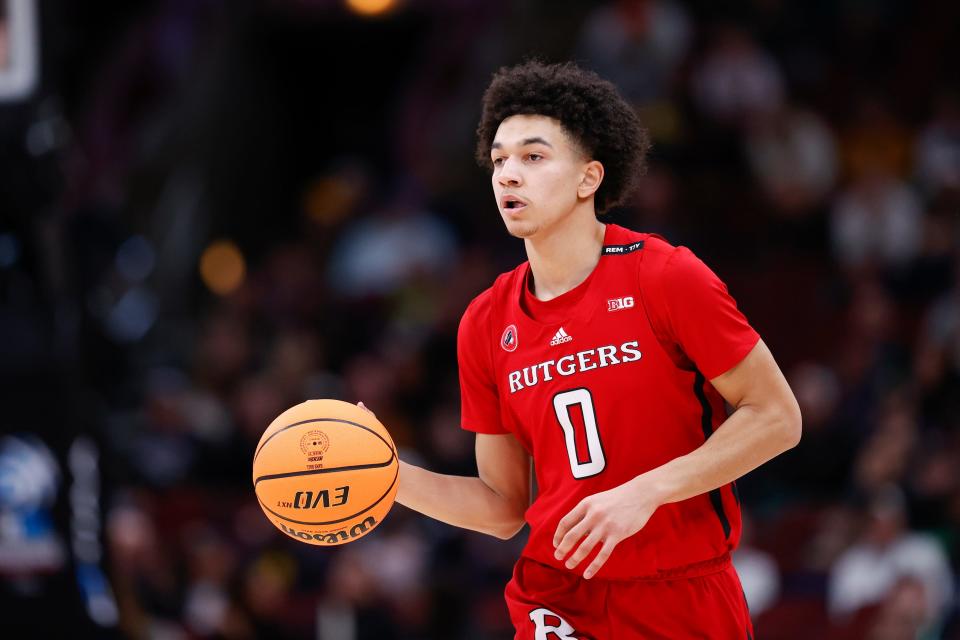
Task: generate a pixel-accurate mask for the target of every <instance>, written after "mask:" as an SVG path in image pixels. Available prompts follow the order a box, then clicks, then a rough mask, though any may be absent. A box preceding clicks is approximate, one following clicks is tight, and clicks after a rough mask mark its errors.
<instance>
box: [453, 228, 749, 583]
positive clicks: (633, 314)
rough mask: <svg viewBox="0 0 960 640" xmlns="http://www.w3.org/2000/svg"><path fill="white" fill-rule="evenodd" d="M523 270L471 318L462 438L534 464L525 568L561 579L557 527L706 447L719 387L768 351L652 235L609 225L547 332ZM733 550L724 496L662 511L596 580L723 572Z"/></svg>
mask: <svg viewBox="0 0 960 640" xmlns="http://www.w3.org/2000/svg"><path fill="white" fill-rule="evenodd" d="M529 269H530V267H529V263H526V262H525V263H523V264H521V265H520V266H518V267H517V268H516V269H514V270H513V271H511V272H509V273H505V274H502V275H501V276H500V277H499V278H497V280H496V282H495V283H494V284H493V286H492V287H490V288H489V289H487V290H486V291H484V292H483V293H482V294H480V295H479V296H478V297H477V298H475V299H474V300H473V302H471V303H470V305H469V306H468V308H467V310H466V311H465V313H464V315H463V318H462V320H461V323H460V330H459V334H458V340H457V360H458V364H459V373H460V388H461V405H462V406H461V415H462V420H461V424H462V427H463V428H464V429H467V430H470V431H474V432H477V433H487V434H506V433H511V434H513V436H514V437H516V438H517V440H518V441H519V442H520V443H521V445H522V446H523V447H524V448H525V449H526V451H527V452H528V453H529V454H530V455H531V456H532V458H533V461H534V467H535V471H536V480H537V489H538V493H537V496H536V499H535V501H534V502H533V504H532V505H531V506H530V508H529V509H528V510H527V512H526V515H525V519H526V521H527V523H528V524H529V525H530V529H531V531H530V538H529V541H528V543H527V545H526V547H525V549H524V552H523V555H524V556H527V557H529V558H531V559H533V560H535V561H537V562H540V563H543V564H546V565H550V566H553V567H556V568H558V569H562V570H566V568H565V567H564V566H563V564H562V563H561V562H560V561H558V560H556V559H555V558H554V555H553V553H554V548H553V534H554V532H555V530H556V527H557V523H558V522H559V521H560V519H561V518H562V517H563V516H565V515H566V514H567V513H568V512H569V511H570V510H571V509H572V508H573V507H574V506H576V505H577V503H578V502H580V500H582V499H583V498H585V497H587V496H590V495H592V494H595V493H598V492H600V491H605V490H607V489H611V488H613V487H616V486H618V485H621V484H623V483H624V482H627V481H628V480H630V479H632V478H634V477H635V476H637V475H639V474H641V473H643V472H645V471H649V470H650V469H654V468H656V467H659V466H660V465H663V464H665V463H667V462H669V461H670V460H672V459H674V458H677V457H679V456H682V455H684V454H687V453H689V452H691V451H693V450H694V449H696V448H697V447H699V446H700V445H702V444H703V443H704V441H705V440H706V439H707V438H708V437H710V434H711V433H712V432H713V430H714V429H716V428H717V427H718V426H719V425H720V424H721V423H722V422H723V421H724V420H725V419H726V411H725V404H724V400H723V398H722V397H721V396H720V394H719V393H718V392H717V391H716V390H715V389H714V388H713V386H712V385H711V384H710V382H709V380H711V379H713V378H715V377H716V376H718V375H720V374H722V373H724V372H726V371H728V370H729V369H730V368H732V367H733V366H734V365H736V364H737V363H739V362H740V361H741V360H742V359H743V358H744V357H745V356H746V355H747V354H748V353H749V352H750V350H751V349H752V348H753V347H754V346H755V345H756V344H757V341H758V340H759V336H758V335H757V333H756V332H755V331H754V330H753V329H752V328H751V327H750V325H749V324H748V323H747V321H746V319H745V318H744V316H743V315H742V314H741V313H740V312H739V311H738V310H737V307H736V303H735V302H734V300H733V298H731V297H730V295H729V294H728V292H727V289H726V286H725V285H724V284H723V283H722V282H721V281H720V280H719V278H717V276H716V275H715V274H714V273H713V272H712V271H711V270H710V269H709V268H707V267H706V265H704V264H703V262H701V261H700V260H698V259H697V258H696V257H695V256H694V255H693V254H692V253H691V252H690V251H689V250H688V249H686V248H683V247H673V246H671V245H670V244H668V243H667V242H666V241H664V240H663V239H662V238H660V237H658V236H655V235H650V234H641V233H636V232H633V231H630V230H627V229H624V228H622V227H619V226H616V225H612V224H609V225H607V227H606V231H605V235H604V242H603V248H602V254H601V257H600V260H599V262H598V263H597V266H596V267H595V268H594V270H593V272H592V273H591V274H590V276H589V277H588V278H587V279H586V280H585V281H584V282H583V283H582V284H581V285H579V286H578V287H576V288H575V289H574V290H572V291H570V292H568V293H566V294H564V295H563V296H559V297H558V298H555V299H554V300H552V301H550V302H548V303H547V304H549V305H550V308H551V311H552V312H553V313H551V315H550V319H551V320H554V321H552V322H549V323H546V322H543V321H541V320H542V316H540V315H538V317H540V318H541V320H538V319H537V318H535V317H533V316H532V315H531V314H530V313H529V312H528V311H527V310H526V309H525V308H524V305H522V304H521V300H522V298H523V295H524V287H525V286H527V285H526V283H527V279H528V277H529ZM565 300H569V301H570V304H569V306H566V307H565V306H564V301H565ZM558 311H559V312H558ZM739 537H740V511H739V499H738V497H737V496H736V489H735V486H734V485H732V484H730V485H726V486H724V487H721V488H719V489H716V490H714V491H711V492H709V493H707V494H703V495H699V496H695V497H693V498H690V499H688V500H684V501H682V502H677V503H673V504H665V505H661V506H660V507H659V508H658V509H657V510H656V511H655V512H654V514H653V516H652V517H651V518H650V520H649V522H648V523H647V524H646V526H644V528H643V529H641V530H640V531H639V532H638V533H637V534H635V535H633V536H631V537H629V538H626V539H625V540H623V541H621V542H620V543H619V544H618V545H617V547H616V548H615V549H614V552H613V554H612V556H611V557H610V559H609V560H607V562H606V564H605V565H604V566H603V568H602V569H601V570H600V572H599V573H598V574H597V576H598V577H600V578H609V579H629V578H657V577H671V576H677V577H679V576H682V575H688V574H693V573H694V572H697V571H698V570H699V569H698V567H701V566H706V565H712V564H713V562H712V561H714V560H722V559H723V558H725V557H726V556H727V554H728V553H729V552H730V551H732V550H733V549H734V548H735V547H736V545H737V543H738V541H739ZM704 563H706V565H705V564H704ZM588 565H589V562H587V561H584V562H582V563H581V564H580V565H579V566H578V567H577V568H576V569H575V570H574V571H575V572H576V573H582V571H583V570H584V569H585V568H586V567H587V566H588Z"/></svg>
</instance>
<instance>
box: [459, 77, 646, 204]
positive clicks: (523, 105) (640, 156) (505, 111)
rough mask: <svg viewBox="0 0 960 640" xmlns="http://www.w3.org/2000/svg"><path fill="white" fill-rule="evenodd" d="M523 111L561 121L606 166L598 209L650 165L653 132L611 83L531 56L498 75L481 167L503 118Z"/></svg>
mask: <svg viewBox="0 0 960 640" xmlns="http://www.w3.org/2000/svg"><path fill="white" fill-rule="evenodd" d="M520 114H525V115H540V116H547V117H550V118H553V119H555V120H557V121H559V122H560V126H561V127H562V128H563V130H564V131H565V132H566V133H567V134H568V135H569V136H571V138H572V139H573V142H574V143H575V144H576V145H577V146H579V148H580V150H581V151H582V152H583V153H585V154H586V155H587V156H588V157H589V158H590V159H592V160H597V161H599V162H600V164H602V165H603V168H604V176H603V182H602V183H601V184H600V188H599V189H597V192H596V194H595V196H594V207H595V208H596V211H597V213H605V212H606V211H608V210H609V209H610V207H613V206H615V205H618V204H620V203H622V202H623V201H624V200H625V199H626V198H627V196H628V195H630V192H631V191H632V190H633V188H634V187H635V186H636V182H637V179H638V178H639V177H640V176H641V175H643V173H644V171H645V170H646V157H647V151H648V150H649V149H650V137H649V135H648V133H647V130H646V129H644V128H643V126H642V125H641V124H640V119H639V118H638V117H637V114H636V113H635V112H634V110H633V108H632V107H631V106H630V105H629V104H628V103H627V102H626V100H624V99H623V97H621V96H620V93H619V92H618V91H617V89H616V87H614V86H613V84H611V83H610V82H608V81H606V80H604V79H603V78H601V77H600V76H598V75H597V74H595V73H593V72H592V71H586V70H584V69H581V68H580V67H578V66H577V65H575V64H573V63H572V62H567V63H563V64H545V63H542V62H540V61H538V60H531V61H529V62H525V63H523V64H520V65H517V66H514V67H502V68H501V69H500V70H499V71H497V73H496V74H494V76H493V80H492V81H491V82H490V86H489V87H487V91H486V92H485V93H484V94H483V115H482V116H481V117H480V124H479V126H478V127H477V151H476V158H477V162H478V163H479V164H480V166H483V167H488V168H489V167H490V166H491V164H490V145H492V144H493V138H494V136H495V135H496V133H497V128H498V127H499V126H500V123H501V122H503V121H504V120H505V119H506V118H509V117H510V116H514V115H520Z"/></svg>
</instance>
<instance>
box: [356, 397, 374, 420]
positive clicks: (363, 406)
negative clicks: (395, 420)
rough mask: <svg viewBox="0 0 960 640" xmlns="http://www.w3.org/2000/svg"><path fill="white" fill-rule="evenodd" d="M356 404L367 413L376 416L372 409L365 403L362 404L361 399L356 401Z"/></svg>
mask: <svg viewBox="0 0 960 640" xmlns="http://www.w3.org/2000/svg"><path fill="white" fill-rule="evenodd" d="M357 406H358V407H360V408H361V409H363V410H364V411H366V412H367V413H369V414H370V415H372V416H373V417H374V418H376V417H377V414H375V413H374V412H373V411H370V409H369V408H367V405H365V404H363V402H362V401H361V402H358V403H357Z"/></svg>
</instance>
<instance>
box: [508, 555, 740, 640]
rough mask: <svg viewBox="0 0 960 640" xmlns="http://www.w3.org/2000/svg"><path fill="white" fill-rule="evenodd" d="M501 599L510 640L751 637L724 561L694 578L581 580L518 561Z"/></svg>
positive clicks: (734, 581) (525, 560)
mask: <svg viewBox="0 0 960 640" xmlns="http://www.w3.org/2000/svg"><path fill="white" fill-rule="evenodd" d="M505 595H506V599H507V608H508V609H509V610H510V620H511V621H512V622H513V626H514V628H515V629H516V630H517V633H516V635H515V636H514V638H515V640H640V639H641V638H644V639H646V638H671V639H672V638H711V639H714V638H716V639H717V640H727V639H728V638H729V639H731V640H732V639H733V638H736V639H737V640H747V639H751V640H752V638H753V625H751V624H750V613H749V612H748V611H747V603H746V600H745V599H744V596H743V588H742V587H741V586H740V578H739V577H737V573H736V571H735V570H734V568H733V565H732V564H731V563H730V561H729V559H727V560H726V561H725V562H717V563H714V564H713V565H712V566H711V567H710V568H709V571H708V572H704V573H698V574H697V575H695V576H694V577H683V578H676V579H655V580H602V579H600V578H593V579H591V580H584V579H583V578H581V577H580V576H578V575H575V574H572V573H568V572H566V571H560V570H557V569H554V568H552V567H548V566H546V565H542V564H540V563H539V562H536V561H534V560H530V559H528V558H525V557H521V558H520V560H518V561H517V564H516V566H515V567H514V569H513V579H512V580H510V582H509V583H508V584H507V588H506V591H505Z"/></svg>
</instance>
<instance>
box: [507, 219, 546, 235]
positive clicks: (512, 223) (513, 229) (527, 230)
mask: <svg viewBox="0 0 960 640" xmlns="http://www.w3.org/2000/svg"><path fill="white" fill-rule="evenodd" d="M503 223H504V224H505V225H506V227H507V233H509V234H510V235H512V236H513V237H514V238H529V237H530V236H532V235H534V234H535V233H536V232H537V230H538V229H539V228H540V227H539V225H537V224H535V223H533V222H530V221H529V220H510V219H508V218H506V217H504V220H503Z"/></svg>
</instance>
